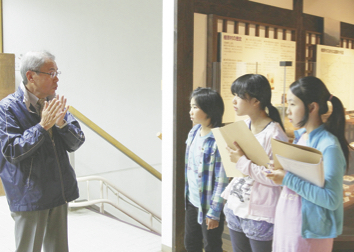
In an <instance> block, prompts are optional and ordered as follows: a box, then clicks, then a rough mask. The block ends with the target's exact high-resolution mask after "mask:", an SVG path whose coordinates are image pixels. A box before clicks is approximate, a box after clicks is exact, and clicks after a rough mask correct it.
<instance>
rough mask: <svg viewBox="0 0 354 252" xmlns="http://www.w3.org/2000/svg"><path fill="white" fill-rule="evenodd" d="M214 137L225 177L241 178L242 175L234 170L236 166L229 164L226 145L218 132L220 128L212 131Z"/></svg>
mask: <svg viewBox="0 0 354 252" xmlns="http://www.w3.org/2000/svg"><path fill="white" fill-rule="evenodd" d="M212 132H213V134H214V137H215V139H216V143H217V145H218V149H219V152H220V156H221V161H222V164H223V166H224V169H225V172H226V176H227V177H243V176H244V175H243V174H242V173H241V172H240V171H239V170H237V169H236V164H235V163H233V162H231V160H230V156H229V152H228V151H227V149H226V147H227V144H226V142H225V140H224V137H223V135H222V134H221V132H220V128H216V129H212Z"/></svg>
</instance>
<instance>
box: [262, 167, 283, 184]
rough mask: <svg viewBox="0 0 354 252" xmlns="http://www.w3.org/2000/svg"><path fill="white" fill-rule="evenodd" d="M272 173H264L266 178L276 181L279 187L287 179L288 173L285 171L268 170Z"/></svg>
mask: <svg viewBox="0 0 354 252" xmlns="http://www.w3.org/2000/svg"><path fill="white" fill-rule="evenodd" d="M267 171H271V172H270V173H264V174H265V176H266V177H267V178H269V179H271V180H273V181H274V183H276V184H277V185H281V184H283V179H284V177H285V174H286V171H285V170H283V169H277V170H267Z"/></svg>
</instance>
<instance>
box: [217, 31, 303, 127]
mask: <svg viewBox="0 0 354 252" xmlns="http://www.w3.org/2000/svg"><path fill="white" fill-rule="evenodd" d="M219 36H220V40H219V41H220V62H221V63H220V94H221V96H222V97H223V99H224V103H225V104H231V102H232V99H233V97H234V96H233V94H232V93H231V89H230V87H231V84H232V82H233V81H234V80H235V79H237V78H238V77H240V76H242V75H244V74H250V73H252V74H261V75H264V76H265V77H266V78H267V79H268V80H269V83H270V85H271V88H272V104H273V105H274V106H281V105H282V97H283V96H284V95H283V94H284V93H286V91H287V88H288V86H289V85H290V84H291V83H292V82H293V81H294V80H295V66H294V65H295V64H293V62H295V53H296V44H295V42H293V41H286V40H277V39H270V38H261V37H254V36H247V35H238V34H230V33H220V34H219ZM280 62H290V64H288V65H287V66H281V64H280ZM223 120H224V122H225V123H228V122H233V121H235V112H234V111H233V109H232V106H225V113H224V117H223Z"/></svg>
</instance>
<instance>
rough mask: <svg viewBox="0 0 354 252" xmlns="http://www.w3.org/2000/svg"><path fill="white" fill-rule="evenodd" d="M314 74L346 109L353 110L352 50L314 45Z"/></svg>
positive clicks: (353, 67)
mask: <svg viewBox="0 0 354 252" xmlns="http://www.w3.org/2000/svg"><path fill="white" fill-rule="evenodd" d="M315 66H316V67H315V76H316V77H318V78H320V79H321V80H322V81H323V82H324V83H325V84H326V86H327V88H328V89H329V91H330V92H331V93H332V94H333V95H335V96H337V97H338V98H339V99H340V100H341V101H342V103H343V106H344V107H345V109H346V110H354V99H351V97H354V71H353V69H354V50H353V49H346V48H338V47H333V46H324V45H316V64H315Z"/></svg>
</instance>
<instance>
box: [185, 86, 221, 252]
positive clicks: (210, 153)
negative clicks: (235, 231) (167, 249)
mask: <svg viewBox="0 0 354 252" xmlns="http://www.w3.org/2000/svg"><path fill="white" fill-rule="evenodd" d="M190 105H191V110H190V112H189V114H190V117H191V120H192V122H193V124H195V126H194V127H193V128H192V130H191V131H190V132H189V134H188V139H187V142H186V144H187V149H186V163H185V181H186V182H185V199H186V213H185V236H184V245H185V247H186V249H187V251H190V252H191V251H192V252H202V251H203V243H204V250H205V251H206V252H222V251H223V250H222V238H221V236H222V233H223V230H224V220H225V217H224V215H223V213H222V209H223V205H224V199H223V198H222V197H221V196H220V195H221V192H222V191H223V190H224V188H225V187H226V185H227V183H228V179H227V177H226V174H225V171H224V168H223V166H222V163H221V157H220V154H219V151H218V148H217V145H216V141H215V138H214V136H213V133H212V132H211V129H212V128H214V127H220V126H221V122H222V120H221V119H222V115H223V113H224V102H223V100H222V98H221V96H220V95H219V94H218V93H217V92H216V91H213V90H211V89H209V88H197V89H196V90H194V91H193V93H192V95H191V104H190Z"/></svg>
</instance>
